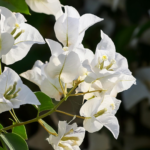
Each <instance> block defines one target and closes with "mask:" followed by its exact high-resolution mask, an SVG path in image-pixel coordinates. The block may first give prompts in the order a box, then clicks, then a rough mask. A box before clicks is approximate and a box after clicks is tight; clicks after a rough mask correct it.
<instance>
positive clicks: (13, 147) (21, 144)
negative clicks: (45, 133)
mask: <svg viewBox="0 0 150 150" xmlns="http://www.w3.org/2000/svg"><path fill="white" fill-rule="evenodd" d="M0 137H1V138H2V140H3V141H4V142H5V144H6V145H7V146H8V147H9V149H10V150H29V149H28V145H27V143H26V141H25V140H24V139H23V138H22V137H21V136H19V135H17V134H15V133H3V134H0Z"/></svg>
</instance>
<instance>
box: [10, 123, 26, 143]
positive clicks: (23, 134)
mask: <svg viewBox="0 0 150 150" xmlns="http://www.w3.org/2000/svg"><path fill="white" fill-rule="evenodd" d="M12 133H16V134H18V135H20V136H21V137H22V138H23V139H25V140H27V139H28V137H27V133H26V128H25V126H24V125H22V126H17V127H14V128H13V129H12Z"/></svg>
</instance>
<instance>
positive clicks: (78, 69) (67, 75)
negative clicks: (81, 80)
mask: <svg viewBox="0 0 150 150" xmlns="http://www.w3.org/2000/svg"><path fill="white" fill-rule="evenodd" d="M43 70H44V72H45V74H46V75H47V76H48V77H50V78H60V79H61V80H62V81H63V82H64V83H70V82H72V81H73V80H75V79H77V78H78V77H79V76H80V75H83V67H82V64H81V62H80V59H79V57H78V55H77V54H76V53H75V52H73V51H71V52H66V53H62V54H59V55H58V56H55V55H53V56H51V57H50V61H49V63H47V64H46V65H45V67H44V69H43Z"/></svg>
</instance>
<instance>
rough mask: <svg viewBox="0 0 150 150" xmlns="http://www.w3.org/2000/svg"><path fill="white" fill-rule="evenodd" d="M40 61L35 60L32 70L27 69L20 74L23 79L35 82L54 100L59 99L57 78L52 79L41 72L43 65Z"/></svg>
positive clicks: (59, 91) (61, 93)
mask: <svg viewBox="0 0 150 150" xmlns="http://www.w3.org/2000/svg"><path fill="white" fill-rule="evenodd" d="M44 65H45V64H43V63H42V62H41V61H36V62H35V64H34V66H33V68H32V70H28V71H26V72H24V73H22V74H21V76H22V77H24V78H25V79H27V80H29V81H31V82H33V83H35V84H36V85H38V86H39V88H40V89H41V91H42V92H44V93H45V94H47V95H48V96H50V97H51V98H55V100H58V101H59V100H60V98H61V97H62V96H63V92H62V89H61V87H60V84H59V80H58V78H55V79H52V78H50V77H47V76H46V74H43V73H42V67H44Z"/></svg>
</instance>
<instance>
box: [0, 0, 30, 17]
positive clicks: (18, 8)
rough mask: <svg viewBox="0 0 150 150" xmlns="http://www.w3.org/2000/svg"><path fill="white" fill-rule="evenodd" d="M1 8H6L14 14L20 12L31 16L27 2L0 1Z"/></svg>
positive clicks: (23, 0) (18, 0)
mask: <svg viewBox="0 0 150 150" xmlns="http://www.w3.org/2000/svg"><path fill="white" fill-rule="evenodd" d="M0 6H4V7H6V8H8V9H10V10H11V11H13V12H20V13H24V14H27V15H30V12H29V9H28V6H27V4H26V2H25V0H0Z"/></svg>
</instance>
